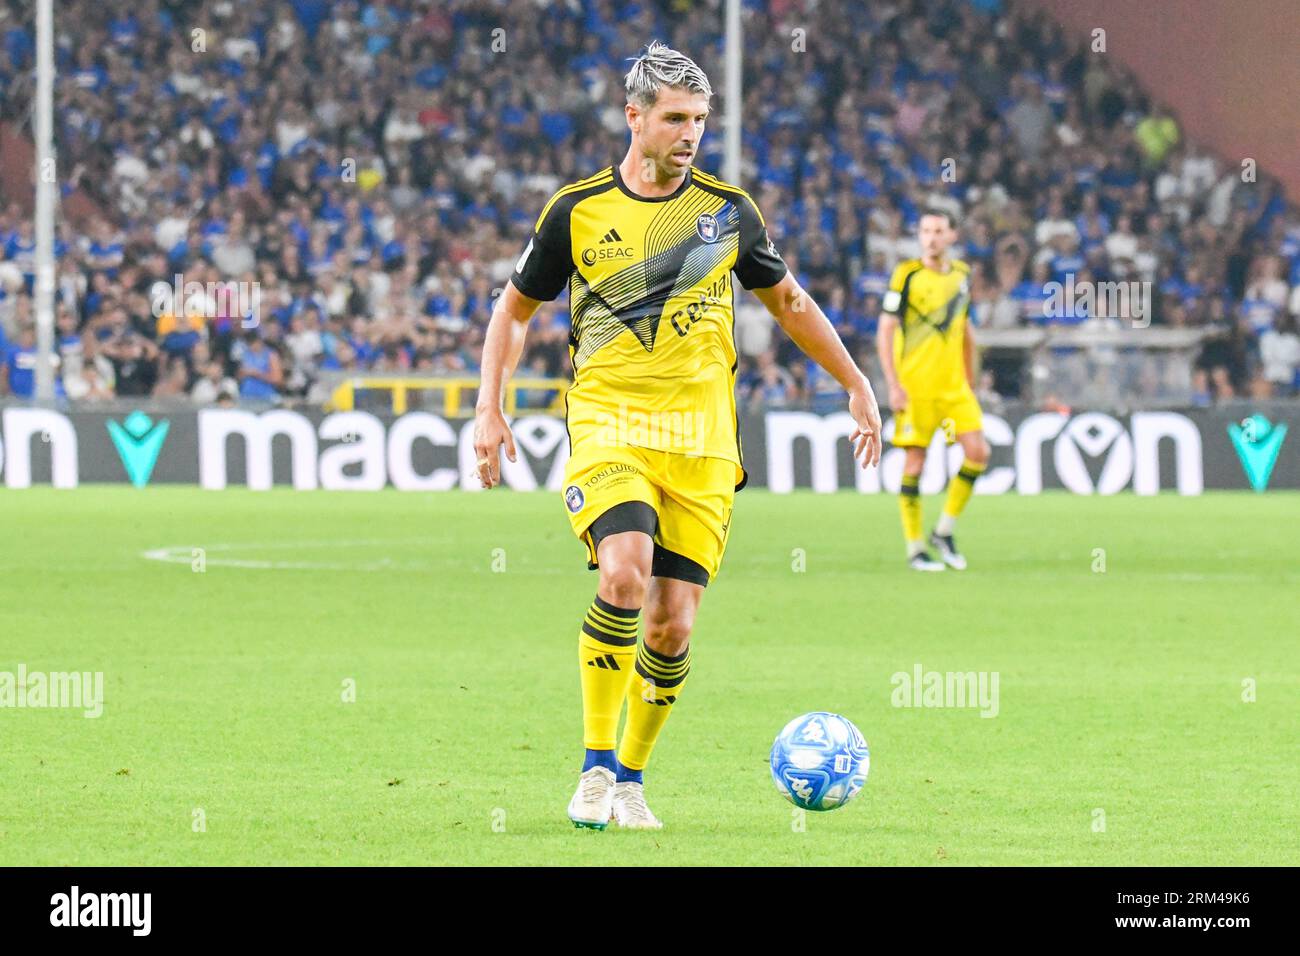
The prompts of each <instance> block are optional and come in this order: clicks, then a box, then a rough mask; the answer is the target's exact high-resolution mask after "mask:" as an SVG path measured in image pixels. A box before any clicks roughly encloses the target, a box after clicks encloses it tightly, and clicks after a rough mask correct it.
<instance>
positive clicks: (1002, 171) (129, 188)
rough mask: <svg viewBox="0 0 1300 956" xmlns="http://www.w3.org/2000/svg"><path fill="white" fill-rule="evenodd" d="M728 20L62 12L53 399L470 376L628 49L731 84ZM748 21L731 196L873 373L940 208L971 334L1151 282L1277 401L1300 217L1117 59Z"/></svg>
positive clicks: (1013, 14) (900, 27)
mask: <svg viewBox="0 0 1300 956" xmlns="http://www.w3.org/2000/svg"><path fill="white" fill-rule="evenodd" d="M26 6H27V5H25V4H23V3H20V2H17V0H0V122H7V123H9V124H12V125H13V126H14V127H15V128H18V129H21V130H24V131H25V132H26V133H27V135H28V136H30V113H31V101H32V97H33V92H34V88H33V83H34V81H33V76H32V67H33V62H34V36H33V30H32V26H31V23H30V22H29V19H28V18H26V15H25V14H24V13H23V10H24V9H25V8H26ZM721 21H722V17H721V15H720V4H719V3H718V2H716V0H715V2H707V0H695V2H692V0H674V2H665V3H662V4H658V5H656V4H653V3H649V2H637V0H631V2H616V0H553V2H545V0H532V2H518V3H508V4H507V3H495V2H476V0H289V2H284V0H281V2H276V3H268V4H245V3H242V2H233V0H194V2H190V0H96V2H89V0H70V2H65V3H60V4H57V5H56V35H57V50H56V57H57V61H58V68H59V75H58V82H57V87H56V92H55V100H56V105H55V112H56V141H57V147H58V156H59V176H60V186H61V192H62V199H63V208H64V211H65V212H67V211H68V210H70V209H72V208H73V203H72V199H73V198H74V197H75V198H77V199H80V200H83V201H82V202H80V203H79V204H78V205H77V208H78V209H80V210H82V211H83V212H82V214H81V215H80V216H79V217H77V218H76V219H75V223H74V220H73V217H72V216H71V215H64V216H60V220H59V225H58V228H57V243H56V253H57V256H58V262H59V283H58V289H57V332H56V341H57V348H58V351H59V354H60V357H61V361H60V369H59V388H60V391H61V393H62V394H64V395H66V396H67V397H68V398H70V399H81V400H86V401H92V400H95V399H101V398H108V397H112V396H148V395H152V396H160V397H161V396H177V397H183V396H190V397H192V398H193V400H195V401H197V402H202V403H207V402H233V401H238V400H241V399H242V400H247V401H278V400H286V399H293V398H295V397H305V398H309V399H312V400H317V399H319V398H320V397H321V393H322V391H323V387H322V385H321V384H320V383H321V376H322V374H323V373H326V372H329V371H331V370H340V371H363V370H364V371H371V372H376V373H384V374H392V373H405V372H419V373H434V374H446V375H468V376H473V375H474V374H475V373H476V371H477V365H478V361H479V357H480V355H481V348H482V341H483V333H484V329H485V327H486V324H487V319H488V315H489V313H490V310H491V305H492V299H493V292H494V289H499V288H500V287H501V286H502V284H503V283H504V282H505V281H506V279H507V278H508V277H509V275H510V273H511V270H512V268H513V264H514V262H515V260H516V259H517V257H518V255H519V253H520V251H521V249H522V248H523V245H524V243H525V242H526V239H527V236H528V233H529V230H530V228H531V225H532V223H533V220H534V219H535V218H536V216H537V213H538V211H539V210H540V208H541V206H542V205H543V204H544V203H545V201H546V199H547V198H548V197H549V196H550V194H551V193H552V192H553V191H554V190H555V189H556V188H558V187H559V186H561V185H563V184H565V183H568V182H571V181H573V180H575V179H578V178H581V177H583V176H586V175H589V174H591V173H592V172H594V171H596V170H597V169H599V168H600V167H602V166H605V165H608V164H610V163H612V162H617V160H618V159H619V158H620V156H621V154H622V152H623V151H624V150H625V148H626V141H627V139H626V138H627V130H626V126H625V120H624V116H623V110H622V103H623V99H622V96H621V91H622V76H623V72H624V70H625V68H626V67H625V65H624V61H625V58H627V57H628V56H631V55H633V54H635V53H636V52H637V51H638V50H639V49H640V48H641V47H642V46H643V45H644V44H645V43H646V42H648V41H649V40H650V39H652V38H658V39H662V40H664V41H665V42H668V43H669V44H670V45H672V46H674V47H676V48H678V49H681V50H683V51H685V52H687V53H688V54H690V55H692V56H694V57H695V58H696V59H697V60H698V61H699V62H700V64H701V66H703V67H704V69H705V70H706V71H707V72H708V73H709V74H710V75H711V76H712V77H713V78H714V86H715V90H720V88H721V86H722V82H721V80H722V76H723V70H722V51H723V45H722V37H721V32H720V24H721ZM850 21H851V22H852V23H853V24H854V27H855V28H854V29H853V30H845V29H843V24H844V23H846V22H850ZM745 38H746V39H745V76H746V89H745V94H744V109H743V115H744V118H745V119H744V124H745V125H744V129H743V143H744V165H743V180H742V185H744V186H746V188H748V189H749V190H750V192H751V193H752V194H753V195H754V197H755V199H756V200H757V202H758V203H759V205H760V208H761V209H762V210H763V212H764V214H765V215H766V217H767V220H768V224H769V227H770V230H771V233H772V235H773V238H774V239H775V242H776V244H777V247H778V249H779V250H780V251H781V252H782V254H783V256H784V257H785V259H786V261H787V262H788V263H789V265H790V267H791V268H792V269H793V270H795V272H796V274H797V275H798V276H799V278H800V281H801V282H802V284H803V285H804V287H805V288H806V289H808V290H809V291H810V292H811V293H812V294H813V295H814V296H815V297H816V299H817V301H818V302H819V303H820V304H821V305H822V307H823V309H824V310H825V311H826V313H827V315H828V316H829V317H830V318H831V320H832V321H833V322H834V323H835V325H836V327H837V328H838V329H839V330H840V333H841V335H842V336H843V338H844V339H845V340H846V342H847V343H848V344H849V346H850V349H851V350H852V351H853V352H854V354H855V355H856V356H858V357H859V359H860V362H861V363H862V364H863V365H864V367H868V368H870V367H872V366H873V365H874V357H873V354H872V353H873V351H874V343H873V336H874V332H875V327H876V321H877V317H878V314H879V309H880V303H881V296H882V292H883V290H884V289H885V286H886V283H887V281H888V278H889V273H890V271H891V269H892V268H893V266H894V265H895V263H896V262H898V261H899V260H900V259H902V258H907V257H910V256H912V255H915V254H917V247H916V244H915V242H914V239H913V231H914V226H915V223H916V220H917V217H918V214H919V210H921V209H923V208H925V207H927V206H939V207H943V208H948V209H950V210H951V211H952V212H953V214H954V215H955V216H957V217H958V218H959V220H960V225H961V233H962V241H961V245H960V248H959V249H958V250H957V251H958V254H959V255H961V256H963V257H964V258H966V259H967V260H969V261H970V262H971V263H972V266H973V276H972V300H973V313H974V317H975V321H976V323H977V325H978V326H981V327H984V328H1004V327H1016V326H1022V325H1034V324H1056V323H1066V324H1075V323H1080V322H1089V321H1093V322H1096V321H1103V320H1102V319H1101V318H1099V317H1097V316H1090V315H1088V314H1087V313H1086V310H1083V309H1066V310H1064V311H1063V314H1053V315H1051V316H1050V317H1049V316H1048V315H1047V313H1048V312H1051V311H1052V310H1050V309H1046V308H1045V307H1044V303H1045V300H1046V299H1047V298H1048V296H1049V291H1048V286H1049V283H1052V282H1062V283H1063V282H1065V281H1066V279H1067V277H1070V276H1073V278H1074V281H1075V283H1076V284H1078V283H1082V282H1085V281H1139V282H1147V283H1150V285H1149V286H1148V288H1150V289H1151V290H1152V296H1151V301H1150V303H1149V311H1150V317H1151V319H1152V321H1153V323H1154V324H1155V325H1157V326H1169V327H1183V326H1186V327H1206V328H1209V329H1212V330H1213V334H1212V336H1211V337H1210V338H1208V339H1207V340H1206V342H1205V344H1204V346H1203V348H1202V349H1201V351H1200V353H1199V357H1197V358H1196V359H1195V383H1196V385H1195V389H1196V399H1197V400H1198V401H1203V402H1210V401H1216V400H1222V399H1225V398H1229V397H1232V396H1234V395H1238V394H1246V393H1249V394H1252V395H1257V396H1261V395H1267V394H1276V395H1289V394H1294V392H1295V389H1296V385H1297V374H1298V372H1300V334H1298V333H1297V326H1296V317H1297V314H1298V313H1300V216H1298V215H1297V212H1296V210H1295V208H1294V207H1288V205H1287V204H1286V201H1285V197H1284V196H1283V193H1282V191H1281V189H1280V187H1279V186H1277V185H1276V183H1275V182H1274V181H1272V180H1271V179H1270V178H1269V177H1268V176H1267V175H1266V171H1263V170H1261V171H1260V173H1259V176H1258V181H1254V182H1246V181H1243V177H1242V175H1241V170H1240V169H1239V168H1237V167H1236V166H1232V165H1228V164H1226V163H1224V162H1223V161H1221V160H1219V159H1217V158H1215V157H1212V156H1210V155H1208V154H1207V153H1206V152H1204V151H1202V150H1200V149H1198V148H1197V147H1196V146H1195V145H1194V144H1192V143H1189V142H1187V140H1186V139H1185V137H1184V136H1183V135H1182V132H1181V130H1180V128H1179V125H1178V123H1177V120H1176V119H1175V118H1174V117H1173V116H1171V115H1169V113H1168V112H1166V111H1165V110H1163V109H1162V108H1161V106H1160V104H1158V103H1155V102H1151V101H1149V100H1148V99H1147V98H1146V97H1145V96H1144V95H1143V93H1142V92H1141V90H1140V88H1139V86H1138V84H1137V83H1136V82H1135V81H1134V79H1133V78H1132V77H1131V76H1129V75H1127V74H1126V73H1125V72H1124V70H1123V69H1122V67H1120V66H1119V65H1118V64H1117V63H1116V62H1115V60H1114V58H1111V57H1101V56H1093V55H1089V52H1088V50H1087V48H1086V47H1084V46H1082V45H1080V44H1079V43H1077V42H1074V41H1072V40H1070V39H1067V37H1066V36H1065V34H1064V33H1063V32H1062V30H1061V29H1060V28H1059V27H1058V26H1057V25H1055V24H1054V23H1053V22H1052V21H1050V20H1048V19H1046V18H1045V17H1043V16H1042V15H1040V14H1037V13H1034V12H1032V11H1030V10H1028V9H1026V8H1023V7H1021V6H1019V5H1017V4H1015V3H1010V2H1007V3H1003V2H999V0H980V2H978V3H977V2H969V0H895V2H888V3H880V4H862V3H855V2H850V0H821V2H811V0H766V2H754V0H748V2H746V4H745ZM720 99H721V98H720V97H718V98H715V101H714V105H715V110H716V109H718V108H719V105H720V104H719V101H720ZM721 151H722V135H721V130H720V127H719V124H718V123H716V122H715V123H713V124H712V126H711V133H710V134H708V135H706V137H705V141H704V147H703V150H702V152H701V155H700V157H699V163H700V164H701V166H702V167H703V168H705V169H707V170H709V171H711V172H714V173H717V174H720V173H721V168H720V167H721ZM86 210H89V212H86ZM34 249H35V240H34V235H33V227H32V224H31V221H30V216H29V215H28V214H25V213H24V211H23V208H22V207H21V206H20V204H19V203H18V201H17V200H16V198H15V197H14V196H12V195H10V196H8V197H6V201H5V204H4V205H3V207H0V349H2V350H3V353H2V354H3V355H4V362H3V367H2V370H0V395H3V394H12V395H14V396H17V397H20V398H21V397H27V396H30V395H31V394H32V389H33V371H32V369H33V366H34V354H35V352H34V346H35V333H34V330H33V318H32V315H33V305H32V298H31V292H32V288H33V281H34V274H33V273H34V266H33V261H34ZM177 276H180V277H182V278H181V280H180V281H181V282H182V283H190V282H198V283H200V284H208V283H235V284H237V288H238V289H240V290H241V292H242V291H243V290H252V291H251V293H250V294H251V295H252V296H253V298H251V299H250V298H246V297H243V296H242V295H241V296H240V297H236V298H235V299H234V300H233V301H232V300H231V299H228V298H223V297H220V296H213V295H211V294H210V292H209V293H208V294H205V295H204V296H202V297H198V298H196V299H194V300H192V301H190V302H189V305H190V307H189V308H187V307H179V308H178V307H177V304H176V303H175V302H174V301H173V297H171V296H169V295H167V294H166V293H164V292H161V291H160V290H164V289H168V288H170V287H172V286H173V285H174V283H175V282H176V278H175V277H177ZM206 288H208V289H209V290H210V289H211V288H215V286H206ZM196 302H198V303H201V304H202V307H201V308H194V304H195V303H196ZM250 303H251V304H250ZM1058 311H1059V310H1058ZM191 312H194V313H195V314H190V313H191ZM1112 321H1113V320H1112ZM737 339H738V344H739V346H740V349H741V352H742V364H741V368H740V373H739V374H740V383H741V391H742V400H743V401H745V402H747V403H758V402H766V403H768V404H772V405H778V406H779V405H787V404H794V403H798V402H805V401H814V402H815V401H816V400H817V397H818V396H819V395H827V396H828V395H830V394H832V393H834V392H836V390H837V388H836V386H835V385H834V383H833V382H830V381H828V380H827V379H826V377H825V376H824V374H822V373H820V371H819V370H818V369H816V367H815V366H811V367H810V363H808V362H807V361H806V360H804V359H803V358H802V356H801V355H800V354H799V352H798V350H797V349H796V348H794V346H793V345H792V343H790V342H789V341H788V340H786V338H785V337H784V335H783V334H782V333H781V331H780V329H779V328H775V327H774V326H773V325H772V323H771V321H770V319H769V318H768V317H767V315H766V313H765V312H764V311H763V310H762V309H761V307H759V306H757V303H756V302H755V301H753V300H752V299H751V300H748V301H747V303H746V304H745V305H743V306H741V307H740V308H738V316H737ZM567 341H568V328H567V307H566V301H565V299H564V298H561V299H560V300H559V301H558V302H556V303H554V304H550V305H547V306H544V307H543V309H542V310H541V311H540V312H539V315H538V317H537V319H535V320H534V324H533V327H532V329H531V332H530V336H529V340H528V347H527V352H526V354H525V356H524V358H523V360H522V362H521V368H520V372H521V373H524V372H527V373H530V374H537V375H547V376H565V375H567V374H568V372H569V367H568V354H567ZM981 386H982V389H983V390H987V391H989V392H990V393H992V392H993V391H995V390H1000V391H1006V388H1005V385H1004V384H1003V383H999V382H997V381H995V380H994V379H993V378H992V376H986V377H985V380H984V381H983V382H982V383H981Z"/></svg>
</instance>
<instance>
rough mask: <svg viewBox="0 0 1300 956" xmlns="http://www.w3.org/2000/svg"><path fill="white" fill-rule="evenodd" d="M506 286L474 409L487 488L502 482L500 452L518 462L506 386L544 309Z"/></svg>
mask: <svg viewBox="0 0 1300 956" xmlns="http://www.w3.org/2000/svg"><path fill="white" fill-rule="evenodd" d="M541 304H542V303H541V300H539V299H534V298H530V297H529V296H526V295H524V294H523V293H522V292H520V291H519V290H518V289H516V288H515V286H514V283H513V282H507V283H506V287H505V290H504V291H503V292H502V293H501V295H500V296H498V297H497V302H496V305H495V306H494V307H493V309H492V318H491V319H489V320H488V327H487V335H486V336H485V337H484V340H483V371H482V374H481V378H480V380H479V388H478V403H477V405H476V406H475V409H474V451H475V452H477V454H478V477H479V481H481V482H482V483H483V487H484V488H491V487H492V486H493V485H495V484H497V483H498V482H499V481H500V477H501V476H500V464H501V459H500V448H501V446H502V445H505V447H506V457H507V458H509V459H510V460H511V461H514V460H515V439H514V435H512V434H511V432H510V425H509V423H507V422H506V416H505V413H504V411H502V405H503V403H504V400H505V392H506V383H507V382H508V381H510V376H511V375H513V374H514V373H515V369H516V368H518V366H519V357H520V356H521V355H523V354H524V339H525V337H526V336H527V335H528V323H529V321H530V320H531V319H532V317H533V313H534V312H536V311H537V309H538V307H539V306H540V305H541Z"/></svg>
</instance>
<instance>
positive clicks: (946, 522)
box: [934, 458, 984, 536]
mask: <svg viewBox="0 0 1300 956" xmlns="http://www.w3.org/2000/svg"><path fill="white" fill-rule="evenodd" d="M982 474H984V466H983V465H979V464H976V463H975V462H973V461H971V460H970V459H969V458H967V459H966V460H965V461H963V462H962V463H961V470H960V471H958V472H957V474H956V476H954V477H953V479H952V481H950V482H948V498H947V500H945V501H944V503H943V514H942V515H940V516H939V523H938V524H937V525H936V526H935V529H934V532H935V534H940V535H944V536H947V535H950V534H952V532H953V528H955V527H956V526H957V516H958V515H959V514H961V512H962V509H963V508H965V507H966V502H968V501H970V496H971V492H973V491H974V490H975V479H976V478H978V477H979V476H980V475H982Z"/></svg>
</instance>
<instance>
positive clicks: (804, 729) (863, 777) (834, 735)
mask: <svg viewBox="0 0 1300 956" xmlns="http://www.w3.org/2000/svg"><path fill="white" fill-rule="evenodd" d="M870 766H871V754H870V753H869V752H868V750H867V741H866V740H865V739H864V738H863V736H862V733H861V731H859V730H858V728H857V727H854V726H853V722H852V721H851V720H849V719H848V718H847V717H841V716H840V715H839V714H829V713H827V712H826V711H823V710H817V711H813V712H812V713H810V714H804V715H803V716H802V717H796V718H795V719H794V720H792V721H790V723H788V724H786V725H785V727H784V728H782V730H781V732H780V733H779V734H777V735H776V740H775V741H774V742H773V743H772V780H773V781H775V783H776V789H778V790H780V791H781V795H782V796H783V797H785V798H786V799H787V800H789V801H790V802H791V803H793V804H794V805H795V806H797V807H802V808H803V809H805V810H834V809H835V808H836V807H842V806H844V804H846V803H848V802H849V800H851V799H852V798H853V795H854V794H856V793H857V792H858V791H859V790H861V789H862V785H863V784H865V783H866V782H867V770H868V769H869V768H870Z"/></svg>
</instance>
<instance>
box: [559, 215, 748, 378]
mask: <svg viewBox="0 0 1300 956" xmlns="http://www.w3.org/2000/svg"><path fill="white" fill-rule="evenodd" d="M704 213H711V214H712V215H713V216H714V218H715V219H716V220H717V223H718V238H717V239H716V240H715V241H713V242H711V243H706V242H704V241H703V240H702V239H701V238H700V236H699V233H698V231H697V229H696V223H697V221H698V220H699V217H700V216H701V215H702V214H704ZM739 245H740V213H739V210H737V208H736V206H735V204H734V203H732V202H729V201H727V200H723V199H720V198H719V197H717V196H714V195H713V194H711V193H706V192H704V191H703V190H690V191H689V192H687V193H686V194H685V195H684V196H682V197H681V199H679V200H677V201H674V202H671V203H665V204H664V208H663V209H662V210H661V211H660V212H659V213H657V214H656V215H655V217H654V219H652V220H651V222H650V226H649V228H648V229H647V230H646V240H645V258H644V259H643V260H642V261H641V262H637V263H633V264H632V265H629V266H628V267H627V268H625V269H621V270H619V271H618V272H616V273H615V274H614V275H612V276H610V277H609V278H608V279H606V280H604V281H603V282H600V283H599V284H598V285H596V286H589V285H587V284H586V283H585V282H582V281H581V277H580V276H579V277H578V278H579V281H578V282H576V283H575V288H574V289H573V291H572V298H573V308H572V314H573V320H572V337H573V340H574V342H575V348H574V356H573V365H574V368H575V369H577V368H581V367H582V365H583V363H584V362H585V361H586V360H587V359H588V358H590V357H591V356H592V355H593V354H595V352H597V351H598V350H599V349H601V348H603V347H604V346H606V345H608V344H609V343H610V342H612V341H613V340H614V339H615V338H616V337H617V336H618V335H619V334H620V333H621V332H623V331H624V330H625V329H626V330H627V331H630V332H631V333H632V334H633V335H634V336H636V339H637V341H638V342H640V343H641V346H642V347H643V348H644V349H645V350H646V351H647V352H652V351H654V343H655V337H656V336H657V334H658V332H659V321H660V318H661V317H662V316H663V311H664V306H665V305H666V304H667V302H668V300H669V299H670V298H671V297H672V296H674V295H680V294H681V293H683V292H685V291H687V290H689V289H690V288H692V287H693V286H694V285H696V284H697V283H698V282H700V280H702V279H703V278H704V277H705V276H707V275H709V273H710V272H712V271H714V270H715V269H716V268H717V267H718V266H719V265H720V264H721V263H722V262H724V261H725V260H726V259H727V258H728V257H733V258H734V256H735V254H736V252H737V250H738V248H739Z"/></svg>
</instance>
